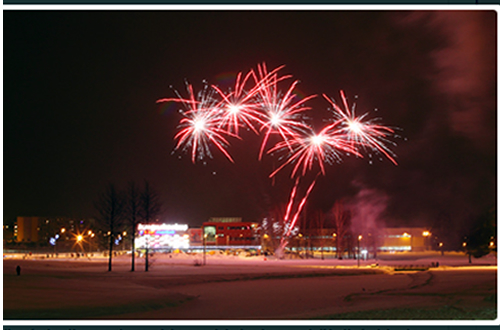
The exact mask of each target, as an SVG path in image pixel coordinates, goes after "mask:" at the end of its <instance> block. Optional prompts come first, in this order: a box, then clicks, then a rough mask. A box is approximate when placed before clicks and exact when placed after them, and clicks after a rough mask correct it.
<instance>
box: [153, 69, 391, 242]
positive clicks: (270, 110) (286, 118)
mask: <svg viewBox="0 0 500 330" xmlns="http://www.w3.org/2000/svg"><path fill="white" fill-rule="evenodd" d="M282 68H283V66H281V67H278V68H276V69H274V70H272V71H268V70H267V67H266V65H265V64H262V65H258V66H257V70H256V71H254V70H250V71H249V72H248V73H247V74H246V75H243V74H242V73H239V74H238V75H237V77H236V81H235V85H234V88H233V89H230V90H228V91H223V90H221V89H220V88H219V87H218V86H215V85H211V86H209V85H208V84H205V87H204V88H203V89H202V90H201V91H200V92H199V93H197V94H195V93H194V91H193V87H192V85H189V84H187V93H188V96H187V98H183V97H182V96H181V95H180V94H179V93H178V92H176V95H177V97H176V98H165V99H160V100H158V101H157V102H158V103H163V102H177V103H181V104H182V105H183V106H184V109H183V110H180V113H181V114H182V115H183V118H182V119H181V120H180V123H179V131H178V133H177V134H176V135H175V139H176V140H177V144H176V147H175V149H176V150H179V149H180V150H182V151H188V152H190V153H191V161H192V162H193V163H195V162H196V161H201V160H203V159H205V158H207V157H209V158H212V157H213V156H212V153H211V149H210V148H211V147H212V148H214V147H215V148H216V149H217V150H219V151H220V152H221V153H222V154H224V156H225V157H226V158H227V159H228V160H230V161H231V162H234V161H233V158H232V157H231V155H230V153H229V151H228V149H229V147H230V143H229V140H230V139H231V138H237V139H241V136H240V130H241V129H248V130H251V131H253V132H254V133H256V134H258V135H262V142H261V144H260V149H259V153H258V156H257V158H258V160H261V159H262V157H263V155H264V154H271V153H272V154H278V155H280V158H279V159H280V161H282V164H281V165H280V166H278V168H277V169H276V170H274V171H273V172H272V173H271V174H270V175H269V176H270V177H274V176H275V175H276V174H277V173H278V172H280V171H281V170H283V169H284V168H285V167H287V166H288V165H290V166H293V168H292V170H291V177H292V178H295V184H294V186H293V188H292V190H291V193H290V199H289V202H288V205H287V209H286V214H285V218H284V219H283V220H284V224H285V228H286V229H285V230H284V234H283V236H282V245H283V244H286V238H287V237H288V236H289V235H290V233H291V231H292V229H293V227H294V226H295V224H296V222H297V220H298V218H299V216H300V213H301V211H302V209H303V207H304V205H305V204H306V201H307V198H308V197H309V195H310V193H311V191H312V190H313V188H314V186H315V184H316V181H317V178H318V176H319V174H323V175H325V174H326V169H325V165H326V164H334V163H337V162H340V161H341V160H342V157H343V156H344V155H355V156H357V157H360V158H362V157H363V153H366V152H368V153H369V154H370V156H371V154H372V153H374V154H381V155H383V156H385V157H386V158H388V159H389V160H390V161H391V162H392V163H394V164H395V165H397V162H396V160H395V158H396V155H395V153H394V152H393V151H392V150H391V149H390V147H389V146H395V143H394V142H393V141H391V140H390V138H391V137H393V136H394V129H392V128H389V127H387V126H384V125H382V124H380V123H379V121H380V119H379V118H375V119H370V118H369V116H368V113H364V114H363V115H361V116H356V113H355V105H353V106H352V108H349V106H348V102H347V98H346V97H345V94H344V92H343V91H340V96H341V99H342V105H343V108H342V107H340V106H339V105H338V104H337V103H336V102H335V101H333V99H331V98H329V97H328V96H326V95H325V94H323V97H324V99H326V100H327V101H328V103H329V104H330V105H331V106H332V109H330V110H331V112H332V114H333V115H332V118H330V119H329V121H328V123H327V124H326V125H325V127H324V128H322V129H321V130H320V131H319V132H318V133H316V132H314V130H313V129H312V127H311V125H310V124H309V123H308V120H307V119H308V117H307V116H306V112H308V111H309V110H311V108H310V107H308V106H306V105H305V103H306V102H307V101H309V100H311V99H312V98H314V97H316V95H311V96H307V97H304V98H299V97H298V96H297V95H296V93H295V88H296V86H297V84H298V81H297V80H295V81H292V82H291V83H290V84H289V86H288V88H286V89H284V91H282V90H281V89H280V88H279V86H278V85H281V84H283V83H284V82H286V81H287V80H289V79H290V78H292V77H291V76H290V75H283V76H280V75H279V72H280V70H281V69H282ZM271 136H277V137H278V142H275V143H274V145H272V146H268V145H269V144H270V141H271V139H270V137H271ZM266 149H267V150H266ZM316 164H317V166H318V167H319V169H318V174H317V175H316V177H315V179H314V180H313V181H312V182H311V183H310V184H309V186H308V188H307V190H306V192H305V193H304V195H303V197H302V198H299V199H298V200H300V201H299V202H298V204H296V202H297V201H296V198H297V193H298V190H299V189H298V188H299V184H300V178H301V177H304V176H305V175H306V174H307V172H309V171H312V170H313V169H314V167H315V165H316Z"/></svg>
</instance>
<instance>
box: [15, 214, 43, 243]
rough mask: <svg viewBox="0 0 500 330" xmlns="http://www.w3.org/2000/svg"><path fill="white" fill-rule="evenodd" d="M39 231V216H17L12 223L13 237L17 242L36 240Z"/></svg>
mask: <svg viewBox="0 0 500 330" xmlns="http://www.w3.org/2000/svg"><path fill="white" fill-rule="evenodd" d="M39 231H40V218H39V217H17V219H16V224H15V225H14V238H15V240H16V241H17V242H38V236H39V235H38V232H39Z"/></svg>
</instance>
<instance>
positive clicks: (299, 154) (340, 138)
mask: <svg viewBox="0 0 500 330" xmlns="http://www.w3.org/2000/svg"><path fill="white" fill-rule="evenodd" d="M337 126H339V125H338V123H334V124H331V125H328V126H326V127H325V128H323V129H322V130H321V132H320V133H318V134H315V133H314V132H312V130H311V131H310V132H308V133H307V135H306V136H302V135H301V136H298V137H294V138H291V139H290V140H289V141H287V142H286V143H285V142H283V141H282V142H279V143H277V144H276V145H275V146H274V147H273V148H271V149H270V150H269V151H268V153H273V152H288V151H289V149H290V148H291V149H292V151H291V152H290V153H288V155H289V156H290V157H289V158H288V160H287V161H286V162H284V163H283V164H282V165H281V166H280V167H278V168H277V169H276V170H275V171H274V172H272V173H271V174H270V175H269V177H273V176H274V175H276V174H277V173H278V172H279V171H281V170H282V169H283V168H284V167H285V166H287V165H288V164H291V163H294V162H295V166H294V168H293V170H292V174H291V177H292V178H293V177H295V176H296V175H297V174H298V173H299V169H300V167H302V171H301V172H300V174H301V175H302V176H304V175H305V174H306V172H307V171H310V170H311V169H312V168H313V165H314V163H315V161H317V162H318V165H319V167H320V170H321V173H322V174H323V175H325V163H328V164H333V163H334V162H340V160H341V159H342V157H341V156H342V153H348V154H354V155H356V156H359V157H362V155H361V154H360V153H358V151H357V149H356V148H355V146H353V145H352V144H351V143H349V142H348V140H347V138H348V136H347V135H346V134H345V133H344V132H343V130H342V129H338V127H337Z"/></svg>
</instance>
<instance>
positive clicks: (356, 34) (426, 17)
mask: <svg viewBox="0 0 500 330" xmlns="http://www.w3.org/2000/svg"><path fill="white" fill-rule="evenodd" d="M496 30H497V27H496V13H495V12H494V11H462V12H458V11H418V12H415V11H385V12H383V11H148V12H138V11H45V10H44V11H9V10H6V11H4V48H3V49H4V108H3V115H4V116H3V120H4V121H3V129H4V139H3V141H4V145H3V146H4V158H3V159H4V176H3V179H4V191H3V193H4V195H3V196H4V200H3V208H4V223H5V222H7V223H10V222H13V221H14V219H15V217H16V216H69V217H92V216H94V215H95V214H96V211H95V209H94V207H93V202H94V201H95V200H96V199H97V198H98V196H99V195H100V194H101V193H102V191H103V190H104V189H105V186H106V184H107V183H108V182H113V183H114V184H116V185H117V186H118V187H120V188H125V187H126V184H127V182H129V181H135V182H137V183H139V184H142V182H143V180H148V181H149V182H150V184H151V185H152V186H153V187H154V188H155V189H156V190H157V191H158V192H159V193H160V195H161V197H162V200H163V203H164V211H163V214H162V215H161V216H160V219H161V220H162V221H165V222H179V223H188V224H190V225H200V224H201V223H202V222H203V221H206V220H207V219H208V218H209V217H212V216H241V217H243V218H244V219H245V220H249V221H260V220H261V219H262V218H263V217H264V216H266V215H267V214H269V212H270V210H273V209H276V208H278V207H279V206H280V205H282V204H283V203H286V201H287V197H288V194H289V191H290V187H291V186H292V184H293V181H292V180H291V179H290V178H289V172H288V173H287V171H286V170H285V171H283V172H281V173H279V175H278V176H277V177H276V181H275V182H274V185H272V184H271V183H272V181H271V180H270V179H268V178H267V175H268V174H269V173H270V172H271V170H272V166H275V165H276V163H277V162H278V161H277V160H276V159H272V157H271V156H267V157H264V160H263V161H262V162H259V161H258V160H257V155H258V149H259V143H260V140H259V139H260V138H259V137H256V136H254V135H252V134H248V136H245V139H244V141H237V140H231V146H230V148H229V149H228V150H229V152H230V153H231V155H233V157H234V159H235V163H234V164H232V163H230V162H229V161H228V160H227V159H226V158H225V157H224V155H223V154H221V153H220V152H218V151H216V150H215V149H213V156H214V157H213V159H207V160H206V164H203V163H197V164H192V163H191V160H190V156H189V155H188V154H185V153H182V152H178V151H177V152H174V153H173V154H172V151H173V150H174V147H175V140H174V135H175V133H176V131H177V125H178V123H179V120H180V119H181V115H180V114H179V112H178V109H179V108H180V105H178V104H163V105H158V104H156V101H157V100H158V99H161V98H165V97H173V96H174V95H175V94H174V92H173V90H172V89H171V88H170V86H173V88H175V89H177V90H178V91H179V92H180V93H181V94H183V95H186V94H185V80H188V81H189V82H190V83H192V84H193V85H194V87H195V89H197V90H199V89H200V88H201V87H202V81H203V80H204V79H205V80H207V81H208V82H209V83H212V84H217V85H219V86H221V87H226V86H228V83H230V81H231V77H234V76H235V74H236V73H237V72H244V73H246V72H248V71H249V70H250V69H254V68H256V67H257V64H259V63H262V62H265V63H266V64H267V66H268V68H271V69H272V68H276V67H278V66H280V65H283V64H284V65H286V67H285V68H284V69H283V70H282V71H281V72H282V73H283V74H285V73H286V74H292V75H293V77H294V79H298V80H300V84H299V85H298V94H299V96H300V95H311V94H318V95H321V94H323V93H326V94H328V95H329V96H331V97H333V98H334V99H335V100H337V101H340V97H339V91H340V90H344V91H345V93H346V95H347V97H348V99H349V102H350V103H353V102H354V101H355V102H356V108H357V110H358V111H359V112H366V111H369V112H370V114H371V116H372V117H381V118H382V122H383V123H384V124H386V125H388V126H392V127H399V128H401V129H402V130H401V131H399V133H400V135H401V138H395V139H394V141H395V142H396V143H397V146H396V147H394V148H393V150H394V151H395V153H396V154H397V156H398V157H397V162H398V164H399V165H398V166H395V165H394V164H392V163H391V162H390V161H389V160H387V159H383V160H382V161H380V160H378V157H376V161H375V162H374V163H373V164H369V161H368V159H357V158H355V157H352V156H351V157H345V158H344V161H343V162H342V163H341V164H334V165H331V166H327V169H326V175H325V176H320V177H319V179H318V183H317V186H316V187H315V189H314V190H313V192H312V194H311V196H310V199H309V202H308V205H307V210H306V212H307V213H309V212H314V211H315V210H322V211H324V212H328V211H329V210H330V209H331V208H332V206H333V204H334V203H335V201H336V200H339V199H343V200H344V201H345V203H346V204H349V205H354V206H355V207H356V208H358V209H362V208H367V210H373V212H372V211H368V213H370V214H372V216H376V217H378V218H379V219H378V220H377V221H379V222H382V223H384V224H386V225H390V226H394V225H400V226H405V225H418V226H434V225H436V223H441V225H442V224H443V223H445V224H446V226H449V228H457V230H458V229H462V228H466V227H467V226H470V225H471V224H472V223H473V222H474V221H475V219H477V217H478V216H479V215H481V214H484V213H485V212H487V211H488V210H491V209H492V208H495V207H496V182H497V178H496V172H497V165H496V155H497V151H496V147H497V145H496V144H497V137H496V129H497V127H496V123H497V117H496V116H497V115H496V97H497V95H496V91H497V82H496V70H497V68H496V62H497V59H496V56H497V54H496V49H497V44H496V43H497V36H496ZM291 81H293V80H290V81H288V82H285V83H284V84H283V88H284V89H285V88H286V87H287V86H289V83H291ZM355 96H357V99H355ZM307 104H308V105H309V106H311V107H312V108H313V110H312V111H311V112H310V116H311V117H313V118H314V119H315V127H316V128H318V129H319V128H320V125H321V124H322V120H321V119H322V118H326V117H328V115H329V113H328V112H327V111H326V109H327V107H328V104H327V102H326V101H325V100H324V99H322V98H321V97H318V98H316V99H314V100H312V101H310V102H308V103H307ZM375 109H377V111H375Z"/></svg>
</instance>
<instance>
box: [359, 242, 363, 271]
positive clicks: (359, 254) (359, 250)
mask: <svg viewBox="0 0 500 330" xmlns="http://www.w3.org/2000/svg"><path fill="white" fill-rule="evenodd" d="M362 238H363V236H361V235H359V236H358V268H359V257H360V250H359V242H360V241H361V239H362Z"/></svg>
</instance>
